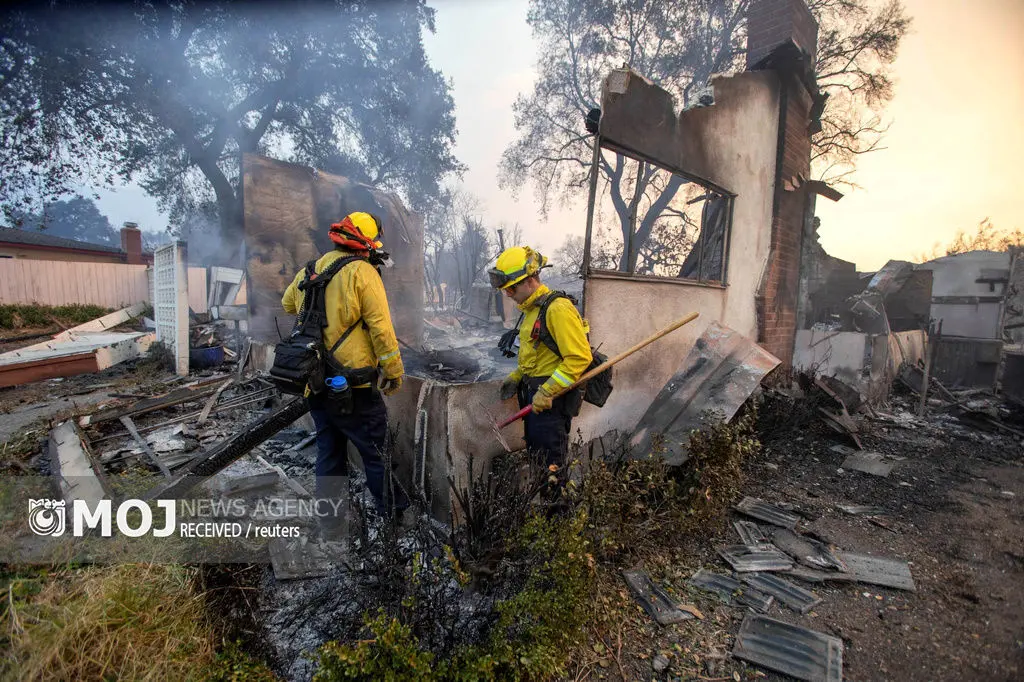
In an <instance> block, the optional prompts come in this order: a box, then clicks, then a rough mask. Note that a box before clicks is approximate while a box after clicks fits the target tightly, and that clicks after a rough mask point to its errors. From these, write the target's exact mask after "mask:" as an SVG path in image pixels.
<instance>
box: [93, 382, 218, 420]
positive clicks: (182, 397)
mask: <svg viewBox="0 0 1024 682" xmlns="http://www.w3.org/2000/svg"><path fill="white" fill-rule="evenodd" d="M223 379H224V377H223V376H219V377H214V378H212V379H210V380H207V381H204V382H202V383H200V384H196V385H195V386H187V387H185V388H178V389H175V390H173V391H171V392H170V393H166V394H164V395H161V396H157V397H155V398H147V399H145V400H140V401H139V402H137V403H135V404H134V405H128V406H124V407H112V408H110V409H107V410H101V411H99V412H96V413H95V414H87V415H85V416H84V417H82V418H81V419H80V420H79V422H78V423H79V425H81V426H91V425H93V424H99V423H101V422H106V421H110V420H112V419H120V418H121V417H124V416H128V417H134V416H136V415H139V414H145V413H147V412H153V411H154V410H162V409H163V408H165V407H173V406H174V405H179V404H181V403H184V402H188V401H189V400H195V399H197V398H203V397H205V396H208V395H209V394H211V393H213V392H214V391H215V390H217V386H216V385H215V384H216V383H217V382H219V381H221V380H223Z"/></svg>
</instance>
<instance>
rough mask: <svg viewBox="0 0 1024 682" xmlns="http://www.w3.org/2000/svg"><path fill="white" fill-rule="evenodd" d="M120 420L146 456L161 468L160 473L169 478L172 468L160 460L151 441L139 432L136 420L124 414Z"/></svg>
mask: <svg viewBox="0 0 1024 682" xmlns="http://www.w3.org/2000/svg"><path fill="white" fill-rule="evenodd" d="M120 421H121V424H123V425H124V428H126V429H127V430H128V433H130V434H131V435H132V438H134V439H135V442H136V443H138V444H139V446H140V447H141V448H142V451H143V452H145V453H146V456H147V457H149V460H150V461H151V462H153V464H155V465H156V466H157V468H158V469H160V473H162V474H163V475H164V476H166V477H167V478H170V477H171V470H170V469H168V468H167V465H166V464H164V463H163V462H161V461H160V458H159V457H157V456H156V453H155V452H153V449H152V448H150V447H149V443H148V442H147V441H146V439H145V438H143V437H142V436H141V435H140V434H139V430H138V429H136V428H135V422H133V421H132V418H131V417H129V416H128V415H124V416H122V417H121V420H120Z"/></svg>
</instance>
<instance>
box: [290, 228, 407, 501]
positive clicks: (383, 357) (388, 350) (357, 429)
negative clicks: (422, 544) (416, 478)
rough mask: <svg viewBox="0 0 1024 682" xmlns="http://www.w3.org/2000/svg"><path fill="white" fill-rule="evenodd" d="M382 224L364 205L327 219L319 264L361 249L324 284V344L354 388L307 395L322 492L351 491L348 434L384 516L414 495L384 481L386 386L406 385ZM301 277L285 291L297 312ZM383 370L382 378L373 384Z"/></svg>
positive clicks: (332, 364)
mask: <svg viewBox="0 0 1024 682" xmlns="http://www.w3.org/2000/svg"><path fill="white" fill-rule="evenodd" d="M383 232H384V228H383V225H382V224H381V223H380V221H379V220H378V219H377V218H376V217H375V216H373V215H370V214H369V213H363V212H357V213H351V214H349V215H348V216H346V217H345V219H344V220H342V221H341V222H340V223H334V224H332V225H331V226H330V229H329V231H328V237H329V238H330V240H331V241H332V242H334V244H335V247H334V250H333V251H330V252H329V253H326V254H324V255H322V256H321V257H320V258H319V259H318V260H317V262H316V266H315V269H316V272H318V273H320V272H324V271H325V270H326V269H327V268H328V267H329V266H330V265H331V264H332V263H334V262H335V261H337V260H338V259H340V258H349V257H353V256H355V257H357V258H354V259H353V260H352V261H351V262H349V263H346V264H345V265H343V266H342V267H341V269H340V270H338V272H337V273H336V274H335V275H334V277H333V278H332V279H331V281H330V282H329V283H328V284H327V287H326V290H325V292H324V299H325V304H326V305H325V307H326V312H327V326H326V327H325V328H324V332H323V341H324V347H325V348H327V349H329V350H332V352H330V353H329V356H330V357H329V358H328V375H329V376H330V375H342V376H346V378H347V379H348V380H349V381H348V385H349V387H350V388H349V393H348V394H346V395H345V399H346V400H345V402H344V403H343V404H342V403H341V401H340V400H337V399H336V398H337V397H336V396H334V394H333V393H332V392H331V391H325V392H323V393H322V394H319V395H310V394H309V392H308V390H307V397H306V400H307V401H308V402H309V413H310V415H311V416H312V417H313V422H314V423H315V424H316V446H317V458H316V479H317V494H318V497H321V498H329V499H342V498H343V497H344V496H345V495H346V494H347V490H348V456H347V446H348V443H349V442H351V443H352V444H353V445H354V446H355V447H356V450H358V451H359V455H360V457H361V458H362V460H363V468H364V470H365V472H366V484H367V487H368V488H369V489H370V493H371V494H372V495H373V499H374V503H375V506H376V508H377V511H378V513H379V514H380V515H381V516H383V517H385V518H387V517H390V516H391V513H392V511H395V512H398V513H401V512H403V511H404V510H405V509H406V508H408V506H409V499H408V496H407V495H406V494H405V492H404V491H403V490H402V489H401V486H400V485H399V484H398V482H397V481H395V480H394V479H392V481H391V482H392V485H386V468H385V463H384V460H383V457H382V455H383V454H384V452H385V441H386V438H387V432H388V415H387V408H386V407H385V405H384V399H383V398H382V397H381V392H383V393H384V395H391V394H392V393H394V392H395V391H397V390H398V389H399V388H401V386H402V376H403V375H404V373H405V369H404V367H403V365H402V356H401V354H400V353H399V352H398V339H397V337H396V336H395V329H394V327H393V326H392V324H391V312H390V310H389V309H388V300H387V295H386V294H385V292H384V282H383V281H382V280H381V277H380V272H379V270H378V269H377V267H376V265H375V264H377V263H380V262H382V261H383V258H386V257H387V254H383V257H382V252H379V251H378V249H381V248H382V247H383V244H382V243H381V242H380V239H381V238H382V237H383ZM303 277H304V273H303V271H300V272H299V273H298V274H297V275H296V276H295V279H294V280H293V281H292V283H291V284H290V285H289V286H288V288H287V289H286V290H285V292H284V297H283V298H282V299H281V304H282V305H283V306H284V309H285V311H286V312H288V313H291V314H293V315H294V314H297V313H298V312H299V308H300V307H301V305H302V301H303V293H302V292H301V291H300V290H299V283H300V282H301V281H302V280H303ZM378 378H379V381H380V383H379V386H377V385H375V382H376V380H377V379H378ZM342 405H343V406H342Z"/></svg>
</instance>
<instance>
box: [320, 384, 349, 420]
mask: <svg viewBox="0 0 1024 682" xmlns="http://www.w3.org/2000/svg"><path fill="white" fill-rule="evenodd" d="M324 383H325V384H327V388H328V393H327V404H328V406H329V409H330V410H331V411H333V412H335V413H336V414H350V413H351V412H352V387H351V386H349V385H348V380H346V379H345V377H343V376H337V377H328V378H327V379H326V380H324Z"/></svg>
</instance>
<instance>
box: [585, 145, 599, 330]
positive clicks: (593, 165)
mask: <svg viewBox="0 0 1024 682" xmlns="http://www.w3.org/2000/svg"><path fill="white" fill-rule="evenodd" d="M600 159H601V136H600V135H598V134H595V135H594V154H593V156H592V157H591V159H590V193H589V198H588V199H587V231H586V235H585V236H584V238H583V265H582V267H581V272H580V275H581V276H582V277H583V279H584V280H586V279H587V275H588V274H590V251H591V249H590V242H591V240H592V239H593V236H594V204H595V203H596V201H597V173H598V170H597V169H598V162H599V161H600ZM580 309H581V312H582V313H583V314H584V315H586V314H587V297H586V296H584V297H583V303H582V304H581V305H580Z"/></svg>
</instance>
